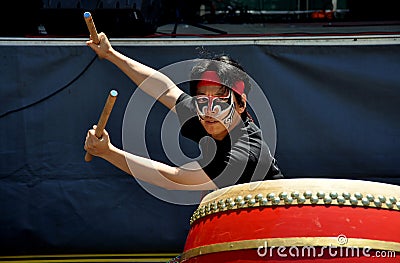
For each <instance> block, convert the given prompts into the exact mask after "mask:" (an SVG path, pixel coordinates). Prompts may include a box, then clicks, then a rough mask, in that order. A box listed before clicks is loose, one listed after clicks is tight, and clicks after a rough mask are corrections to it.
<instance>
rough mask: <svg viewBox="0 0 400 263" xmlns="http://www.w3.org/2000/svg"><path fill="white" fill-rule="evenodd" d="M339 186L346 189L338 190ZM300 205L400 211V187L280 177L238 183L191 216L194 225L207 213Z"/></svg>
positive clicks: (220, 191) (216, 194)
mask: <svg viewBox="0 0 400 263" xmlns="http://www.w3.org/2000/svg"><path fill="white" fill-rule="evenodd" d="M285 184H286V185H285ZM283 186H285V187H287V188H286V189H288V191H285V190H284V188H283ZM339 188H340V189H343V190H334V189H339ZM299 205H337V206H359V207H364V208H376V209H389V210H394V211H400V186H397V185H391V184H385V183H379V182H372V181H362V180H351V179H330V178H319V179H314V178H298V179H279V180H271V181H260V182H251V183H246V184H240V185H234V186H230V187H225V188H221V189H218V190H216V191H214V192H212V193H209V194H208V195H206V196H205V197H204V198H203V200H202V201H201V202H200V204H199V206H198V208H197V209H196V210H195V212H194V213H193V215H192V217H191V218H190V224H191V225H192V224H193V223H194V222H195V221H196V220H198V219H200V218H203V217H205V216H207V215H211V214H216V213H222V212H225V211H229V210H236V209H245V208H253V207H274V206H299Z"/></svg>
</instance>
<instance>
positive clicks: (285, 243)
mask: <svg viewBox="0 0 400 263" xmlns="http://www.w3.org/2000/svg"><path fill="white" fill-rule="evenodd" d="M342 243H343V244H342ZM267 247H268V248H270V249H271V248H279V247H297V248H301V247H304V248H306V249H307V250H308V249H310V250H312V248H317V247H325V248H328V247H331V248H348V249H351V250H352V252H353V249H357V248H368V249H369V250H378V251H387V252H391V253H393V254H395V253H396V252H397V253H400V243H398V242H389V241H380V240H372V239H362V238H346V240H345V243H344V242H342V241H341V240H340V236H339V237H292V238H267V239H253V240H241V241H234V242H224V243H217V244H212V245H206V246H201V247H196V248H192V249H189V250H187V251H185V252H184V253H183V254H182V257H181V261H182V262H184V261H185V260H188V259H190V258H193V257H197V256H200V255H206V254H210V253H218V252H229V251H236V250H247V249H260V248H262V249H266V248H267ZM309 252H310V251H309ZM255 253H257V252H255Z"/></svg>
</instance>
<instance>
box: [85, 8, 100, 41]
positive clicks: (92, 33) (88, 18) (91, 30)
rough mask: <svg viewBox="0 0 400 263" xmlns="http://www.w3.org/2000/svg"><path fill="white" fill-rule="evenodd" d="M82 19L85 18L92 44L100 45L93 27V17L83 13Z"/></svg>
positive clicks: (88, 13)
mask: <svg viewBox="0 0 400 263" xmlns="http://www.w3.org/2000/svg"><path fill="white" fill-rule="evenodd" d="M83 17H84V18H85V22H86V25H87V28H88V29H89V33H90V36H91V37H92V40H93V43H95V44H96V45H98V44H99V43H100V40H99V35H98V34H97V30H96V26H95V25H94V22H93V17H92V14H91V13H90V12H85V13H84V14H83Z"/></svg>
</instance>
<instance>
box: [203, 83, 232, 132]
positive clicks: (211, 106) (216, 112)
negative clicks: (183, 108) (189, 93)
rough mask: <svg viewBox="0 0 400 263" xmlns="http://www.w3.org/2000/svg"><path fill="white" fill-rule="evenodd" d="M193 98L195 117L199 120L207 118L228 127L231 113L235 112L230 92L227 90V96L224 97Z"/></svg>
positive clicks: (206, 96) (230, 121) (205, 96)
mask: <svg viewBox="0 0 400 263" xmlns="http://www.w3.org/2000/svg"><path fill="white" fill-rule="evenodd" d="M195 98H196V110H197V115H198V116H199V118H200V119H204V117H205V116H209V117H212V118H215V119H217V120H219V121H221V122H223V123H224V124H225V125H227V126H228V127H229V125H230V124H231V123H232V117H233V113H234V112H235V106H234V103H233V97H232V91H231V90H229V94H228V96H225V97H219V96H218V97H217V96H211V95H197V96H196V97H195Z"/></svg>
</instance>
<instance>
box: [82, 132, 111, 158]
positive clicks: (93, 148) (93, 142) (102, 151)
mask: <svg viewBox="0 0 400 263" xmlns="http://www.w3.org/2000/svg"><path fill="white" fill-rule="evenodd" d="M95 131H96V125H94V126H93V129H90V130H89V131H88V132H87V134H86V140H85V146H84V149H85V150H86V151H87V152H88V153H90V154H91V155H93V156H98V157H104V156H106V155H107V153H109V152H110V150H111V148H112V147H113V146H112V144H111V141H110V136H109V135H108V132H107V131H106V130H103V135H102V137H101V138H97V136H96V134H95Z"/></svg>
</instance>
